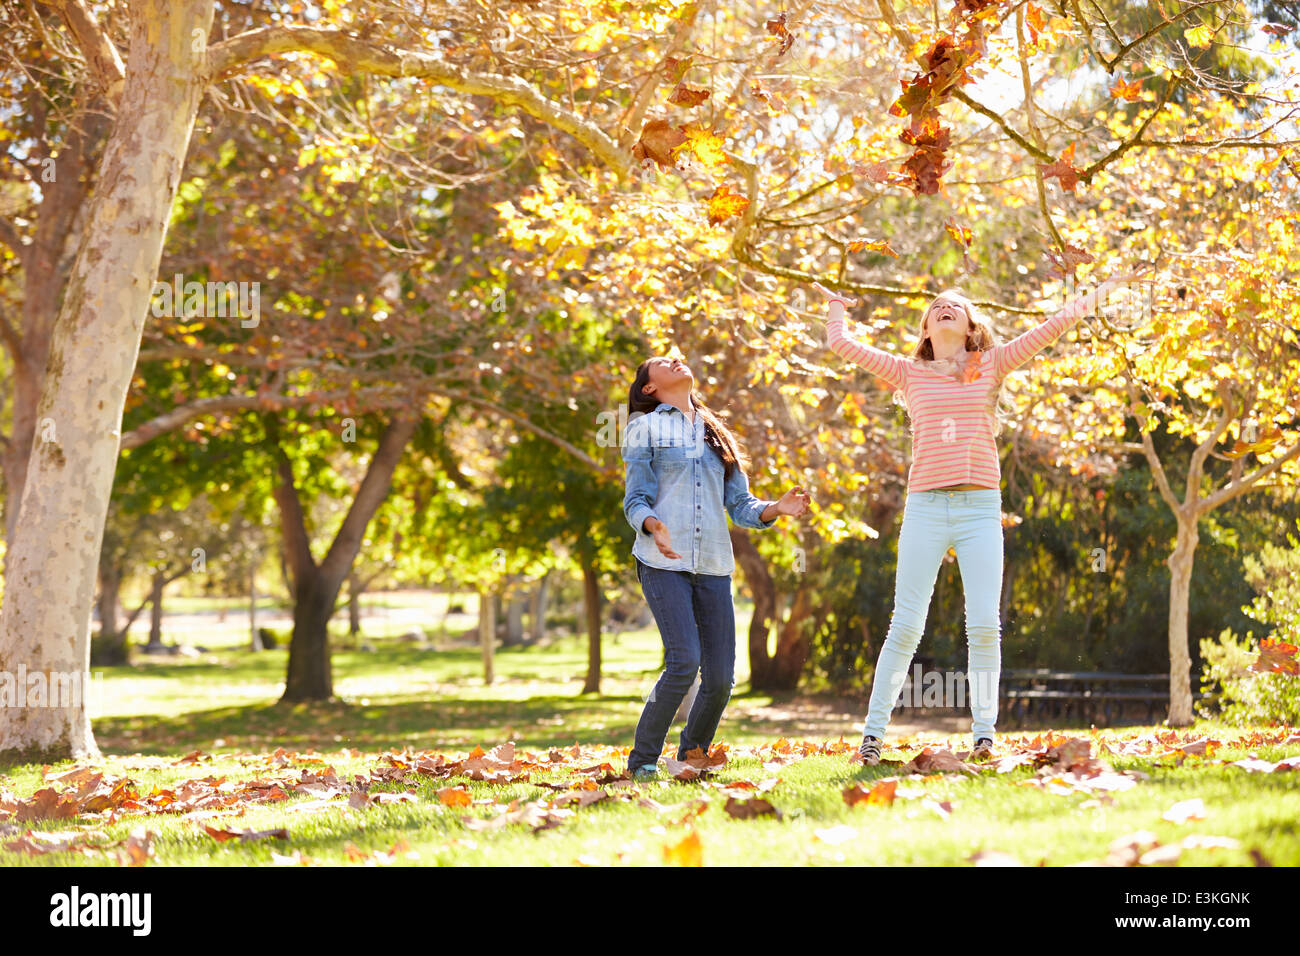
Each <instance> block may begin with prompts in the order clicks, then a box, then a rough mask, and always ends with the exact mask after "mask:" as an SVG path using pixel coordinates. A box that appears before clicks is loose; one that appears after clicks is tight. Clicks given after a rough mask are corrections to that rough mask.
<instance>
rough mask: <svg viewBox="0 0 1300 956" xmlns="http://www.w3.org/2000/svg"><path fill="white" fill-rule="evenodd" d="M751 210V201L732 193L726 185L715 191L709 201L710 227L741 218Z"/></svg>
mask: <svg viewBox="0 0 1300 956" xmlns="http://www.w3.org/2000/svg"><path fill="white" fill-rule="evenodd" d="M748 208H749V200H748V199H746V198H745V197H744V196H742V195H740V193H736V192H732V191H731V187H730V186H728V185H726V184H725V183H724V184H722V185H721V186H719V187H718V188H717V189H715V190H713V195H711V196H710V197H709V199H708V210H709V225H710V226H716V225H718V223H720V222H725V221H726V220H728V219H731V218H732V217H733V216H739V215H740V214H741V213H743V212H744V211H745V210H746V209H748Z"/></svg>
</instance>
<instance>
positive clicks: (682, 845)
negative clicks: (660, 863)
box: [664, 830, 703, 866]
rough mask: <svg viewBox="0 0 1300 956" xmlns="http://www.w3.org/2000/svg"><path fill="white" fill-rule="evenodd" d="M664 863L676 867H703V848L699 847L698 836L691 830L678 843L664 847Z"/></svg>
mask: <svg viewBox="0 0 1300 956" xmlns="http://www.w3.org/2000/svg"><path fill="white" fill-rule="evenodd" d="M664 862H665V863H675V864H677V865H678V866H701V865H703V847H702V846H701V845H700V836H699V834H698V833H696V832H695V831H694V830H692V831H691V832H690V833H688V834H687V835H686V837H685V838H684V839H682V840H681V841H680V842H678V843H674V844H671V845H668V846H665V847H664Z"/></svg>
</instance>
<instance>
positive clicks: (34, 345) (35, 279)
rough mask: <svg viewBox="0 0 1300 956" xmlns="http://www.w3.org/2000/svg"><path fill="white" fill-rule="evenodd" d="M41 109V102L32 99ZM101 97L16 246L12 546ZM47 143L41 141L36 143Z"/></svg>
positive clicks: (101, 135)
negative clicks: (19, 285) (22, 243)
mask: <svg viewBox="0 0 1300 956" xmlns="http://www.w3.org/2000/svg"><path fill="white" fill-rule="evenodd" d="M31 105H32V107H33V109H35V110H39V111H40V113H41V114H43V113H44V111H45V105H44V104H43V103H33V104H31ZM110 125H111V124H110V121H109V119H108V117H107V115H106V111H105V110H104V108H103V103H102V102H92V103H91V109H89V110H86V111H85V112H82V113H79V114H78V116H77V121H76V122H75V123H74V124H73V125H72V127H71V128H70V129H69V130H68V142H67V145H66V146H65V147H64V149H63V150H62V151H61V152H60V153H59V155H58V157H57V158H55V157H46V158H49V159H51V160H52V161H53V167H52V168H53V170H54V178H53V181H44V180H42V182H41V203H40V212H39V214H38V216H37V220H36V229H35V233H34V235H33V236H32V242H31V244H30V245H29V246H26V247H25V248H22V249H20V250H15V251H16V252H17V253H18V254H19V256H20V258H21V260H22V266H23V304H22V318H21V324H20V326H19V335H18V337H17V341H13V342H9V343H6V344H7V345H8V346H9V352H10V359H11V360H12V362H13V377H12V381H13V393H12V396H11V401H12V406H11V407H12V410H13V411H12V416H11V419H10V436H9V437H10V441H9V443H8V444H7V445H6V446H5V447H4V450H3V453H0V469H2V470H3V472H4V479H5V488H6V495H5V502H4V507H5V540H6V541H8V542H9V544H10V546H11V547H12V545H13V543H14V541H15V534H16V531H17V524H18V506H19V503H20V502H21V501H22V496H23V487H24V486H25V485H26V483H27V465H28V460H29V459H30V458H31V452H32V440H33V438H34V437H35V433H36V431H37V407H38V406H39V405H40V400H41V383H42V382H43V381H44V380H45V367H46V363H47V361H48V359H49V352H50V336H51V333H52V331H53V328H54V323H55V319H56V317H57V316H58V314H59V302H60V296H61V295H62V291H63V288H64V286H65V285H66V283H67V277H68V272H69V271H70V270H71V267H72V263H73V260H74V257H75V256H76V254H77V247H78V241H79V239H80V236H81V228H80V227H81V226H82V225H83V223H84V218H85V215H86V211H87V205H88V204H87V202H86V198H87V196H88V195H89V193H90V190H91V188H92V186H93V184H94V181H95V169H94V168H93V167H94V166H95V165H96V164H97V163H98V161H99V156H100V153H101V151H102V148H103V145H104V139H105V137H106V135H107V133H108V129H109V127H110ZM39 148H40V149H43V147H39Z"/></svg>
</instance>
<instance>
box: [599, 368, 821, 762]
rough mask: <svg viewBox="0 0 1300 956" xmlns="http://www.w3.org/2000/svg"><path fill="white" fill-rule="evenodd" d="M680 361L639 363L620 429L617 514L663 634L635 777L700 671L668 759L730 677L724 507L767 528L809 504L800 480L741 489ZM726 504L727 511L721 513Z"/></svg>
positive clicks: (734, 465)
mask: <svg viewBox="0 0 1300 956" xmlns="http://www.w3.org/2000/svg"><path fill="white" fill-rule="evenodd" d="M694 381H695V379H694V376H693V375H692V374H691V370H690V369H689V368H688V367H687V365H686V363H685V362H682V361H681V360H679V359H669V358H653V359H649V360H648V361H645V362H643V363H641V366H640V368H638V369H637V373H636V378H635V380H634V381H633V382H632V387H631V389H630V390H629V392H628V413H629V416H635V417H632V418H631V419H630V421H629V422H628V425H627V429H626V430H625V432H624V438H623V461H624V462H625V463H626V466H627V472H626V474H627V491H626V493H625V494H624V496H623V512H624V514H626V515H627V520H628V522H629V523H630V524H631V525H632V527H633V529H634V530H635V531H636V543H635V544H634V545H633V548H632V554H633V556H634V558H635V560H636V569H637V578H638V580H639V581H640V582H641V592H642V593H643V594H644V595H645V599H646V603H647V604H649V605H650V610H651V611H652V612H653V614H654V618H655V622H656V623H657V624H658V625H659V635H660V637H661V638H662V640H663V642H664V650H665V664H664V671H663V673H662V674H661V675H660V676H659V680H658V682H657V683H656V684H655V686H654V689H653V690H652V691H651V692H650V696H649V698H648V699H647V700H646V705H645V709H644V710H643V711H642V713H641V719H640V721H639V722H638V723H637V728H636V742H635V744H634V745H633V747H632V752H631V754H629V755H628V769H629V770H630V771H631V772H632V774H633V776H634V777H638V778H642V779H645V778H649V777H654V776H656V775H657V773H658V768H657V761H658V760H659V755H660V752H661V751H662V750H663V746H664V739H665V738H666V737H667V735H668V727H669V725H670V724H671V723H672V720H673V716H674V714H676V713H677V708H678V707H679V706H681V702H682V699H683V698H684V697H685V696H686V692H687V691H688V690H690V687H691V685H692V684H693V683H694V682H695V675H696V673H697V672H698V673H699V675H700V690H699V693H698V695H697V696H696V698H695V703H694V704H693V705H692V707H691V711H690V714H689V715H688V716H687V718H686V726H685V728H684V729H683V730H682V736H681V740H680V742H679V744H678V747H677V759H679V760H682V759H685V757H686V754H688V753H689V752H690V751H691V750H694V749H695V748H696V747H699V748H701V749H702V750H704V751H705V752H707V751H708V749H709V745H710V744H711V743H712V742H713V735H714V733H715V732H716V731H717V729H718V721H719V720H720V719H721V718H722V711H723V710H724V709H725V708H726V706H727V701H728V700H729V699H730V697H731V688H732V686H733V685H734V683H735V680H734V670H735V661H736V617H735V606H734V604H733V603H732V598H731V574H732V572H733V571H734V570H735V564H734V561H733V559H732V553H731V538H730V536H729V535H728V533H727V521H726V516H725V515H730V516H731V520H732V522H733V523H734V524H736V525H737V526H738V527H742V528H753V529H762V528H770V527H772V526H773V525H774V524H775V523H776V519H777V518H778V517H780V516H781V515H790V516H791V517H798V516H800V515H802V514H803V513H804V512H806V511H807V510H808V495H807V494H806V493H805V492H804V490H803V489H802V488H799V487H795V488H792V489H790V490H789V491H787V492H786V493H785V494H784V495H783V496H782V497H781V499H780V500H779V501H761V500H759V499H758V498H755V497H754V496H753V495H751V494H750V493H749V481H748V479H747V478H746V477H745V472H744V468H745V466H746V465H747V464H748V462H747V461H746V459H745V457H744V455H743V453H742V452H741V451H740V447H739V446H738V445H737V443H736V439H735V437H734V436H733V435H732V434H731V432H730V431H729V430H728V429H727V427H726V426H725V425H723V424H722V422H721V421H719V420H718V418H717V416H715V415H714V414H713V413H712V412H711V411H709V409H707V408H705V406H704V405H703V404H702V403H701V402H700V401H699V399H697V398H696V397H695V395H694V392H693V385H694ZM724 512H725V514H724Z"/></svg>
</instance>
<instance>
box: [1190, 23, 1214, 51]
mask: <svg viewBox="0 0 1300 956" xmlns="http://www.w3.org/2000/svg"><path fill="white" fill-rule="evenodd" d="M1183 39H1185V40H1186V41H1187V45H1188V46H1194V47H1196V48H1198V49H1204V48H1205V47H1207V46H1209V45H1210V43H1211V42H1213V40H1214V30H1213V29H1212V28H1211V27H1210V26H1209V25H1208V24H1204V23H1203V24H1201V25H1200V26H1198V27H1192V29H1190V30H1188V31H1187V32H1186V33H1184V34H1183Z"/></svg>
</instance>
